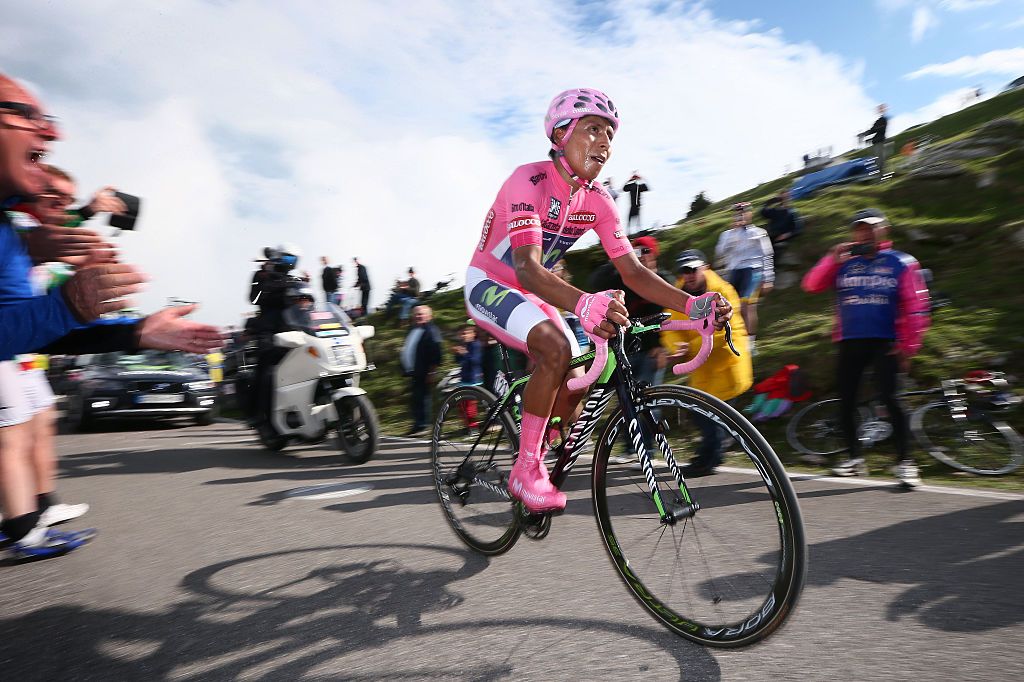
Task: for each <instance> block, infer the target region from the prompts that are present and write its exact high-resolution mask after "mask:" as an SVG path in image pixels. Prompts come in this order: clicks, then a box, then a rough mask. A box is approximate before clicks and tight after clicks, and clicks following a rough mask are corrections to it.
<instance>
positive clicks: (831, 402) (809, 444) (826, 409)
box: [786, 398, 865, 457]
mask: <svg viewBox="0 0 1024 682" xmlns="http://www.w3.org/2000/svg"><path fill="white" fill-rule="evenodd" d="M840 402H841V401H840V400H839V399H838V398H829V399H828V400H819V401H818V402H816V403H811V404H810V405H808V406H806V407H804V408H803V409H802V410H800V411H799V412H797V413H796V414H795V415H793V418H792V419H790V420H789V424H787V425H786V440H787V441H789V445H790V447H792V448H793V449H794V450H796V451H797V452H802V453H803V454H805V455H821V456H823V457H830V456H832V455H838V454H839V453H841V452H846V451H847V450H849V449H850V448H849V447H847V445H846V437H845V436H844V435H843V427H842V423H841V422H840V420H839V409H840ZM864 413H865V409H864V408H863V407H862V406H858V408H857V418H858V419H859V420H860V422H861V423H863V421H864V416H865V415H864ZM819 441H820V442H821V444H819Z"/></svg>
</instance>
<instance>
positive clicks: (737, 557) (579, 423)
mask: <svg viewBox="0 0 1024 682" xmlns="http://www.w3.org/2000/svg"><path fill="white" fill-rule="evenodd" d="M714 300H715V299H714V297H708V298H706V299H704V300H703V303H705V304H706V305H704V306H702V307H703V309H702V310H699V312H694V313H691V319H690V320H685V321H683V320H678V321H675V320H674V321H666V318H667V315H656V316H653V317H649V318H644V319H640V320H631V321H630V325H629V327H628V329H626V330H620V331H621V332H622V333H619V334H618V335H617V336H615V337H614V338H613V339H612V340H611V341H608V342H604V341H603V340H596V341H597V346H596V350H594V351H591V352H588V353H585V354H583V355H580V356H579V357H576V358H574V359H573V360H572V361H571V363H570V368H575V367H582V366H584V365H585V364H586V363H588V362H590V361H591V360H593V364H592V366H591V367H590V369H589V370H588V372H587V374H586V376H585V377H580V378H578V379H573V380H571V381H570V389H571V390H582V389H584V388H585V387H586V386H587V385H590V384H593V388H592V389H591V390H590V392H589V394H588V395H587V396H586V397H585V400H584V402H583V410H582V412H581V414H580V416H579V418H578V419H577V420H576V421H575V422H574V423H573V424H572V425H570V426H569V427H568V429H567V431H563V438H562V439H561V441H560V442H559V443H558V444H557V445H556V444H552V450H551V451H550V452H549V456H550V457H553V458H554V459H555V460H556V461H555V464H554V468H553V469H552V471H551V481H552V483H553V484H554V485H555V486H556V487H558V488H559V489H561V488H562V487H563V486H564V485H565V484H566V481H567V479H568V476H569V472H570V471H571V470H572V468H573V466H574V465H575V464H576V461H577V460H578V459H579V457H580V455H581V454H582V453H583V452H584V451H585V450H586V449H587V447H588V446H589V445H590V439H591V435H592V434H593V432H594V431H595V429H596V428H597V426H598V422H599V420H600V419H601V417H602V415H603V414H604V412H605V410H606V408H607V407H608V405H609V402H610V401H611V399H612V397H613V396H615V397H617V398H618V406H617V407H616V408H615V409H613V410H612V413H611V415H610V416H609V417H608V419H607V421H606V422H605V424H604V427H603V428H602V430H601V432H600V435H599V436H598V437H597V440H596V448H595V452H594V455H593V464H592V468H591V489H592V499H593V511H594V514H595V516H596V517H597V525H598V529H599V531H600V534H601V538H602V540H603V542H604V546H605V549H606V550H607V552H608V555H609V558H610V559H611V561H612V564H613V565H614V567H615V569H616V570H617V571H618V573H619V576H620V577H621V578H622V580H623V581H624V582H625V583H626V585H627V587H628V588H629V589H630V591H631V592H632V593H633V595H634V596H635V597H636V599H637V600H639V601H640V603H641V604H642V605H643V606H644V607H645V608H646V609H647V610H648V611H649V612H650V613H651V615H653V616H654V617H655V618H656V619H657V620H659V621H660V622H661V623H662V624H663V625H665V626H666V627H667V628H669V629H670V630H672V631H673V632H675V633H676V634H678V635H680V636H682V637H685V638H687V639H689V640H692V641H694V642H697V643H699V644H703V645H707V646H714V647H739V646H744V645H748V644H751V643H753V642H756V641H758V640H760V639H762V638H763V637H765V636H767V635H768V634H770V633H771V632H773V631H774V630H776V629H777V628H778V627H779V626H780V625H781V624H782V623H783V621H784V620H785V619H786V617H787V616H788V615H789V614H790V613H791V612H792V610H793V608H794V606H795V605H796V602H797V599H798V597H799V596H800V592H801V590H802V588H803V584H804V579H805V576H806V571H807V547H806V542H805V538H804V526H803V521H802V518H801V514H800V507H799V504H798V502H797V497H796V493H795V492H794V490H793V487H792V485H791V483H790V481H789V479H788V478H787V477H786V472H785V471H784V469H783V467H782V464H781V462H780V461H779V458H778V457H777V456H776V455H775V453H774V452H773V451H772V448H771V446H770V445H769V444H768V443H767V441H765V439H764V438H763V437H762V436H761V434H760V433H758V431H757V430H756V429H755V428H754V427H753V426H752V425H751V424H750V422H748V421H747V420H746V419H745V418H744V417H743V416H742V415H741V414H740V413H739V412H737V411H736V410H734V409H733V408H732V407H730V406H728V405H726V404H725V403H724V402H722V401H720V400H718V399H717V398H714V397H712V396H710V395H708V394H706V393H703V392H701V391H698V390H695V389H693V388H689V387H684V386H675V385H668V386H646V385H641V384H638V383H637V382H636V381H635V380H634V379H633V377H632V375H631V372H630V367H629V362H628V360H627V349H626V344H627V343H628V342H629V340H633V339H635V337H636V336H637V335H639V334H643V333H650V332H658V331H660V330H661V329H682V328H686V329H698V330H700V332H701V334H702V344H701V349H700V352H699V354H698V356H697V357H696V358H694V360H692V361H690V362H688V363H685V364H683V365H679V366H676V367H675V368H674V371H675V372H676V373H677V374H679V373H684V372H687V371H690V370H691V369H692V368H693V367H696V366H697V365H699V364H700V363H702V362H703V361H704V360H705V359H706V358H707V356H708V354H709V353H710V352H711V347H712V336H713V334H714V324H713V322H714V319H715V311H714V308H715V304H714ZM698 302H701V301H698ZM698 302H695V304H696V303H698ZM694 308H695V310H697V309H698V306H697V305H695V306H694ZM728 331H729V330H728V327H727V339H728V342H729V345H730V346H732V342H731V339H730V338H729V335H728ZM609 348H610V349H611V352H610V353H609ZM733 352H736V351H735V348H733ZM528 379H529V376H518V377H517V376H514V375H513V376H511V377H509V382H508V388H507V390H506V391H505V392H504V393H503V394H502V396H501V398H497V397H495V396H494V395H493V394H492V393H490V392H489V391H487V390H485V389H483V388H480V387H473V386H464V387H459V388H456V389H455V390H453V391H452V392H451V393H450V394H449V395H448V397H447V398H446V399H445V401H444V402H443V403H442V404H441V406H440V408H439V409H438V415H437V419H436V421H435V424H434V431H433V438H432V443H431V456H432V461H433V474H434V482H435V485H436V488H437V494H438V497H439V500H440V502H441V506H442V508H443V509H444V513H445V517H446V518H447V520H448V522H449V523H450V525H451V527H452V528H453V530H454V531H455V533H456V534H457V535H458V536H459V538H461V539H462V541H463V542H465V543H466V545H468V546H469V547H470V548H472V549H473V550H475V551H477V552H480V553H482V554H487V555H497V554H501V553H503V552H507V551H508V550H509V549H511V547H512V546H513V545H514V544H515V543H516V541H517V540H518V539H519V537H520V535H522V534H525V535H526V536H527V537H528V538H532V539H534V540H540V539H542V538H544V537H545V536H546V535H547V534H548V531H549V530H550V526H551V515H550V514H530V513H528V512H527V511H526V509H525V507H524V506H523V505H522V504H520V503H518V502H516V501H515V500H513V499H512V498H511V496H510V495H509V492H508V475H509V472H510V470H511V468H512V465H513V462H514V461H515V457H516V453H517V452H518V449H519V431H518V425H517V414H518V408H517V401H518V399H519V398H520V396H521V393H522V390H523V386H524V385H525V384H526V382H527V380H528ZM595 382H596V383H595ZM696 414H699V415H702V416H704V417H705V418H707V419H711V420H713V421H714V422H715V423H716V424H717V425H718V426H719V428H720V429H721V430H722V431H723V433H724V434H726V436H725V441H726V449H732V450H735V451H737V452H739V453H740V455H738V458H739V459H742V460H743V461H744V462H745V463H746V464H748V465H750V466H748V467H746V468H733V467H727V468H724V469H721V468H720V473H719V474H717V475H715V476H708V477H703V478H692V479H691V480H684V477H683V474H682V472H681V467H680V465H679V462H681V461H683V460H684V458H686V457H689V456H693V455H694V454H695V449H696V446H697V444H698V443H699V442H700V438H701V436H700V431H699V429H698V428H697V426H696V425H695V424H694V423H693V419H692V417H693V415H696ZM623 430H625V432H626V433H627V434H628V435H629V439H628V440H629V443H630V445H628V446H627V445H625V444H624V439H623V438H620V437H619V434H620V432H622V431H623ZM618 454H625V455H626V456H628V457H629V458H630V461H631V463H629V464H623V465H617V464H613V463H610V462H609V457H613V456H615V455H618ZM567 510H568V512H569V513H582V512H583V511H584V507H583V505H581V504H580V503H579V501H574V500H570V502H569V506H568V509H567Z"/></svg>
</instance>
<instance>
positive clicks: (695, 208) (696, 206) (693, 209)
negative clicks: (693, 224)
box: [686, 191, 711, 218]
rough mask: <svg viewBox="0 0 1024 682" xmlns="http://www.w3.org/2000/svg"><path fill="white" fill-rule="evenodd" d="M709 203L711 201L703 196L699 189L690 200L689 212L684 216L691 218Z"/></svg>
mask: <svg viewBox="0 0 1024 682" xmlns="http://www.w3.org/2000/svg"><path fill="white" fill-rule="evenodd" d="M710 205H711V201H710V200H709V199H708V198H707V197H706V196H704V192H703V191H701V192H700V193H699V194H698V195H697V196H695V197H694V198H693V201H691V202H690V212H689V213H687V214H686V217H687V218H692V217H693V216H695V215H697V214H698V213H700V212H701V211H703V210H704V209H705V208H707V207H708V206H710Z"/></svg>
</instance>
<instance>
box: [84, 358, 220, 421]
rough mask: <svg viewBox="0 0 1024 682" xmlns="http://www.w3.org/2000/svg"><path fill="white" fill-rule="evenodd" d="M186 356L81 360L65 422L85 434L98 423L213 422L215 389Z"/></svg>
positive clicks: (194, 359) (202, 372) (196, 362)
mask: <svg viewBox="0 0 1024 682" xmlns="http://www.w3.org/2000/svg"><path fill="white" fill-rule="evenodd" d="M198 360H199V358H198V357H197V356H190V355H187V354H185V353H179V352H171V351H156V350H144V351H139V352H138V353H102V354H98V355H92V356H83V357H82V358H81V360H80V362H81V368H80V369H79V370H78V371H75V372H73V373H71V374H72V377H73V379H72V380H71V381H70V382H69V387H68V392H67V404H66V405H67V407H66V417H67V420H68V423H69V424H70V425H71V427H72V428H76V429H83V428H87V427H88V426H90V425H91V424H92V422H93V421H95V420H97V419H101V418H117V419H125V418H130V419H152V418H164V417H190V418H192V419H194V420H195V421H196V423H198V424H202V425H205V424H209V423H211V422H212V421H213V412H214V409H215V408H216V407H217V387H216V385H215V384H214V382H212V381H210V377H209V375H208V374H207V373H206V372H205V371H204V370H202V369H201V368H200V367H199V364H198Z"/></svg>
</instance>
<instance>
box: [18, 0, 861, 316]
mask: <svg viewBox="0 0 1024 682" xmlns="http://www.w3.org/2000/svg"><path fill="white" fill-rule="evenodd" d="M596 11H597V10H595V9H594V6H592V5H587V6H582V5H572V4H565V3H557V4H552V3H549V2H546V1H544V0H524V1H523V2H519V3H515V4H514V5H512V4H502V3H498V4H493V5H492V4H490V3H488V4H486V5H485V4H484V3H473V2H468V1H466V2H455V1H454V0H452V1H448V2H442V1H438V2H432V3H407V2H401V1H399V0H391V1H390V2H375V3H368V2H367V3H345V5H344V6H341V5H333V4H325V3H315V2H311V1H305V2H302V1H300V2H292V3H289V4H288V5H287V7H285V6H283V5H280V4H279V3H273V2H270V1H269V0H267V1H266V2H255V1H253V2H246V3H225V2H218V3H211V2H201V1H199V0H179V2H176V3H173V4H164V5H160V6H159V7H158V8H157V7H155V6H152V5H147V4H143V3H131V2H121V1H116V0H105V1H103V2H101V1H99V0H96V1H94V2H92V3H76V4H72V5H61V6H59V7H56V6H53V5H50V4H45V5H40V6H35V5H33V6H32V7H28V6H27V5H24V4H22V5H18V4H16V5H14V6H13V7H12V8H9V9H8V10H7V11H6V12H5V17H4V22H3V25H2V26H0V63H2V64H4V65H5V66H4V68H5V69H6V70H7V71H8V72H9V73H11V74H13V75H15V76H20V77H24V78H26V79H29V80H31V81H33V82H34V83H36V84H38V85H39V87H40V88H41V89H42V91H43V93H44V100H45V101H46V102H47V104H48V105H49V106H50V108H51V109H52V110H53V111H54V113H57V114H58V115H60V116H61V117H62V119H63V120H64V122H65V129H66V132H67V135H66V139H65V140H64V141H62V142H61V143H59V145H58V148H57V150H56V154H55V157H54V162H55V163H57V164H58V165H63V166H66V167H67V168H68V169H69V170H71V171H72V172H73V173H75V174H76V175H77V176H78V177H79V178H80V180H81V184H82V185H83V187H82V190H83V192H85V191H91V190H92V189H93V188H95V187H97V186H99V185H101V184H106V183H108V182H109V183H114V184H116V185H118V186H119V187H120V188H122V189H123V190H124V191H127V192H131V193H134V194H139V195H140V196H142V197H143V200H144V205H143V215H142V219H141V221H140V229H139V231H138V232H136V233H134V234H125V235H122V236H121V237H120V238H119V241H120V243H121V244H122V245H123V248H124V250H125V252H126V255H127V257H128V258H129V259H131V260H133V261H135V262H138V263H139V264H140V265H142V266H143V268H144V269H146V270H147V271H149V272H150V274H152V275H153V277H154V282H153V283H152V285H151V288H150V291H149V293H148V294H146V295H145V296H144V297H143V299H142V303H143V307H145V308H152V307H154V306H157V305H161V304H162V303H163V302H164V300H165V299H166V298H167V297H169V296H180V297H183V298H194V299H198V300H201V301H203V302H204V303H205V311H204V313H203V314H202V316H201V317H202V319H207V320H212V321H216V322H219V323H228V322H235V321H237V319H238V316H239V315H240V314H241V313H242V312H243V311H245V310H247V309H248V307H247V305H246V303H245V298H244V296H245V294H246V293H247V282H248V276H249V274H250V272H251V266H252V263H251V259H253V258H255V257H257V256H258V255H259V253H260V250H261V249H262V247H263V246H265V245H267V244H272V243H275V242H279V241H285V240H288V241H293V242H296V243H298V244H299V246H301V247H302V248H303V249H304V252H305V254H306V255H305V257H304V259H303V261H302V262H301V263H300V266H301V267H304V268H307V269H309V270H310V271H311V273H312V274H314V275H315V274H316V272H317V270H318V262H317V261H318V257H319V256H320V255H321V254H324V255H328V256H330V257H331V258H332V259H333V260H334V261H342V262H343V263H344V264H345V265H346V269H347V270H349V271H350V269H351V268H350V266H351V257H352V256H354V255H357V256H359V257H360V258H361V259H362V261H363V262H364V263H366V264H367V266H368V267H369V269H370V275H371V278H372V279H373V283H374V286H375V294H374V301H381V300H382V299H383V298H384V297H385V296H386V290H387V288H388V286H389V284H390V283H391V282H392V281H393V279H394V278H396V277H398V276H399V275H401V274H402V273H404V271H405V268H407V267H408V266H410V265H414V266H416V267H417V270H418V271H419V273H420V278H421V281H423V282H424V283H425V284H427V285H429V284H430V283H432V282H434V281H436V280H438V279H440V278H441V277H443V276H445V275H447V274H448V273H452V272H454V273H456V275H457V276H458V277H459V278H460V279H461V275H462V272H463V271H464V269H465V266H466V264H467V262H468V260H469V256H470V253H471V250H472V248H473V246H474V245H475V244H476V241H477V239H478V237H479V230H480V226H481V224H482V222H483V217H484V214H485V213H486V210H487V207H488V205H489V204H490V203H491V202H492V201H493V198H494V195H495V193H496V192H497V189H498V187H499V186H500V184H501V182H502V181H503V180H504V178H505V177H506V176H507V175H508V174H509V173H510V172H511V170H512V169H513V168H514V167H515V166H517V165H519V164H522V163H527V162H530V161H535V160H538V159H541V158H543V156H544V155H545V153H546V151H547V144H546V141H545V140H544V138H543V134H542V132H541V130H542V127H541V119H542V116H543V112H544V109H545V107H546V105H547V102H548V99H549V98H550V97H551V96H552V95H553V94H554V93H556V92H558V91H559V90H561V89H564V88H567V87H574V86H592V87H599V88H602V89H604V90H605V91H606V92H608V93H610V94H611V96H612V97H613V99H614V100H615V101H616V104H617V105H618V107H619V109H620V112H621V114H622V117H623V126H622V130H621V133H620V135H619V136H617V138H616V145H615V153H614V155H613V158H612V160H611V162H610V164H609V168H608V170H607V174H608V175H611V176H612V177H614V178H615V180H616V181H617V182H618V183H622V182H623V181H624V180H625V179H626V177H627V176H628V174H629V172H630V171H631V170H632V169H634V168H638V169H640V170H641V172H642V173H643V174H644V175H645V176H646V177H647V178H648V180H649V181H650V184H651V187H652V191H651V192H650V193H648V195H647V197H646V198H647V203H646V204H645V206H644V223H645V224H648V225H649V224H651V223H652V222H653V221H655V220H659V221H663V222H668V221H673V220H676V219H677V218H679V217H681V216H682V215H683V214H685V212H686V208H687V206H688V205H689V203H690V201H691V199H692V198H693V196H694V195H695V194H696V193H697V192H698V191H700V190H706V191H707V192H708V193H709V195H710V196H711V197H713V198H721V197H723V196H726V195H728V194H730V193H732V192H735V191H738V190H741V189H743V188H745V187H748V186H750V185H752V184H754V183H757V182H760V181H763V180H766V179H770V178H772V177H775V176H777V175H778V174H779V172H780V171H781V170H782V168H783V167H784V166H785V165H787V164H792V163H795V162H796V160H797V159H799V157H800V155H801V154H803V153H804V152H806V151H808V150H811V149H816V148H818V147H822V146H826V145H830V144H831V145H835V146H836V147H837V148H845V146H847V145H848V144H849V143H850V142H851V134H852V132H854V131H857V130H860V129H862V128H863V127H864V126H865V121H870V120H872V118H873V116H872V108H873V104H874V103H873V101H872V100H871V99H869V98H868V97H867V96H866V95H865V93H864V91H863V89H862V87H861V85H860V78H861V73H860V69H859V68H858V67H856V66H853V65H851V64H849V63H848V62H846V61H843V60H842V59H841V58H839V57H837V56H834V55H830V54H827V53H823V52H821V51H820V50H818V49H817V48H815V47H814V46H812V45H809V44H792V43H787V42H785V39H784V37H783V36H782V35H781V34H780V33H778V32H767V33H764V32H761V33H758V32H753V30H752V28H751V25H749V24H744V23H729V22H721V21H718V20H716V19H715V18H714V16H713V15H712V14H711V13H710V12H709V11H708V10H707V9H705V8H703V6H701V5H689V4H683V3H669V4H665V3H656V2H637V1H636V0H630V1H628V2H627V1H626V0H622V1H621V2H611V3H608V4H606V5H602V6H600V12H601V14H600V15H595V12H596ZM573 27H576V28H575V30H574V29H573ZM345 279H346V282H350V281H351V279H352V275H351V272H346V275H345Z"/></svg>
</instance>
